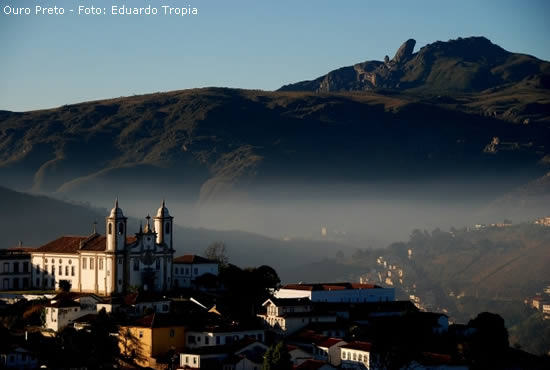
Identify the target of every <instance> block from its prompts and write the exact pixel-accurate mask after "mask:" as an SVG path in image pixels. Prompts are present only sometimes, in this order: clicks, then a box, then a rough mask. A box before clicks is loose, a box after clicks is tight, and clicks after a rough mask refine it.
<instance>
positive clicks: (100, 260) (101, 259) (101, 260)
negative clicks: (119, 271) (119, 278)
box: [99, 258, 103, 270]
mask: <svg viewBox="0 0 550 370" xmlns="http://www.w3.org/2000/svg"><path fill="white" fill-rule="evenodd" d="M99 269H100V270H103V258H100V259H99Z"/></svg>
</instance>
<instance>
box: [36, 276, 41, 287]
mask: <svg viewBox="0 0 550 370" xmlns="http://www.w3.org/2000/svg"><path fill="white" fill-rule="evenodd" d="M39 286H40V278H36V287H39Z"/></svg>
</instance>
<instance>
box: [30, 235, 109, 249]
mask: <svg viewBox="0 0 550 370" xmlns="http://www.w3.org/2000/svg"><path fill="white" fill-rule="evenodd" d="M106 239H107V238H106V237H105V236H104V235H99V234H93V235H90V236H62V237H60V238H57V239H55V240H53V241H51V242H49V243H47V244H44V245H43V246H41V247H40V248H37V249H36V250H35V252H38V253H45V252H50V253H76V252H77V251H79V250H84V251H96V252H102V251H104V250H105V249H106Z"/></svg>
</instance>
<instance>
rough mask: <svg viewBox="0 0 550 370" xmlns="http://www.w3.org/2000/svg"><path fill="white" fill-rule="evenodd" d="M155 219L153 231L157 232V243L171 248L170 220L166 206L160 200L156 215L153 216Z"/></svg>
mask: <svg viewBox="0 0 550 370" xmlns="http://www.w3.org/2000/svg"><path fill="white" fill-rule="evenodd" d="M153 220H154V221H155V231H156V232H157V240H156V241H157V244H166V245H167V246H168V247H169V248H170V249H172V220H173V217H172V216H170V213H169V212H168V208H166V206H165V204H164V200H163V201H162V205H161V206H160V208H159V209H158V211H157V215H156V216H155V217H154V218H153Z"/></svg>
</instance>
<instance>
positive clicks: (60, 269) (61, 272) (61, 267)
mask: <svg viewBox="0 0 550 370" xmlns="http://www.w3.org/2000/svg"><path fill="white" fill-rule="evenodd" d="M61 275H63V266H59V276H61Z"/></svg>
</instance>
